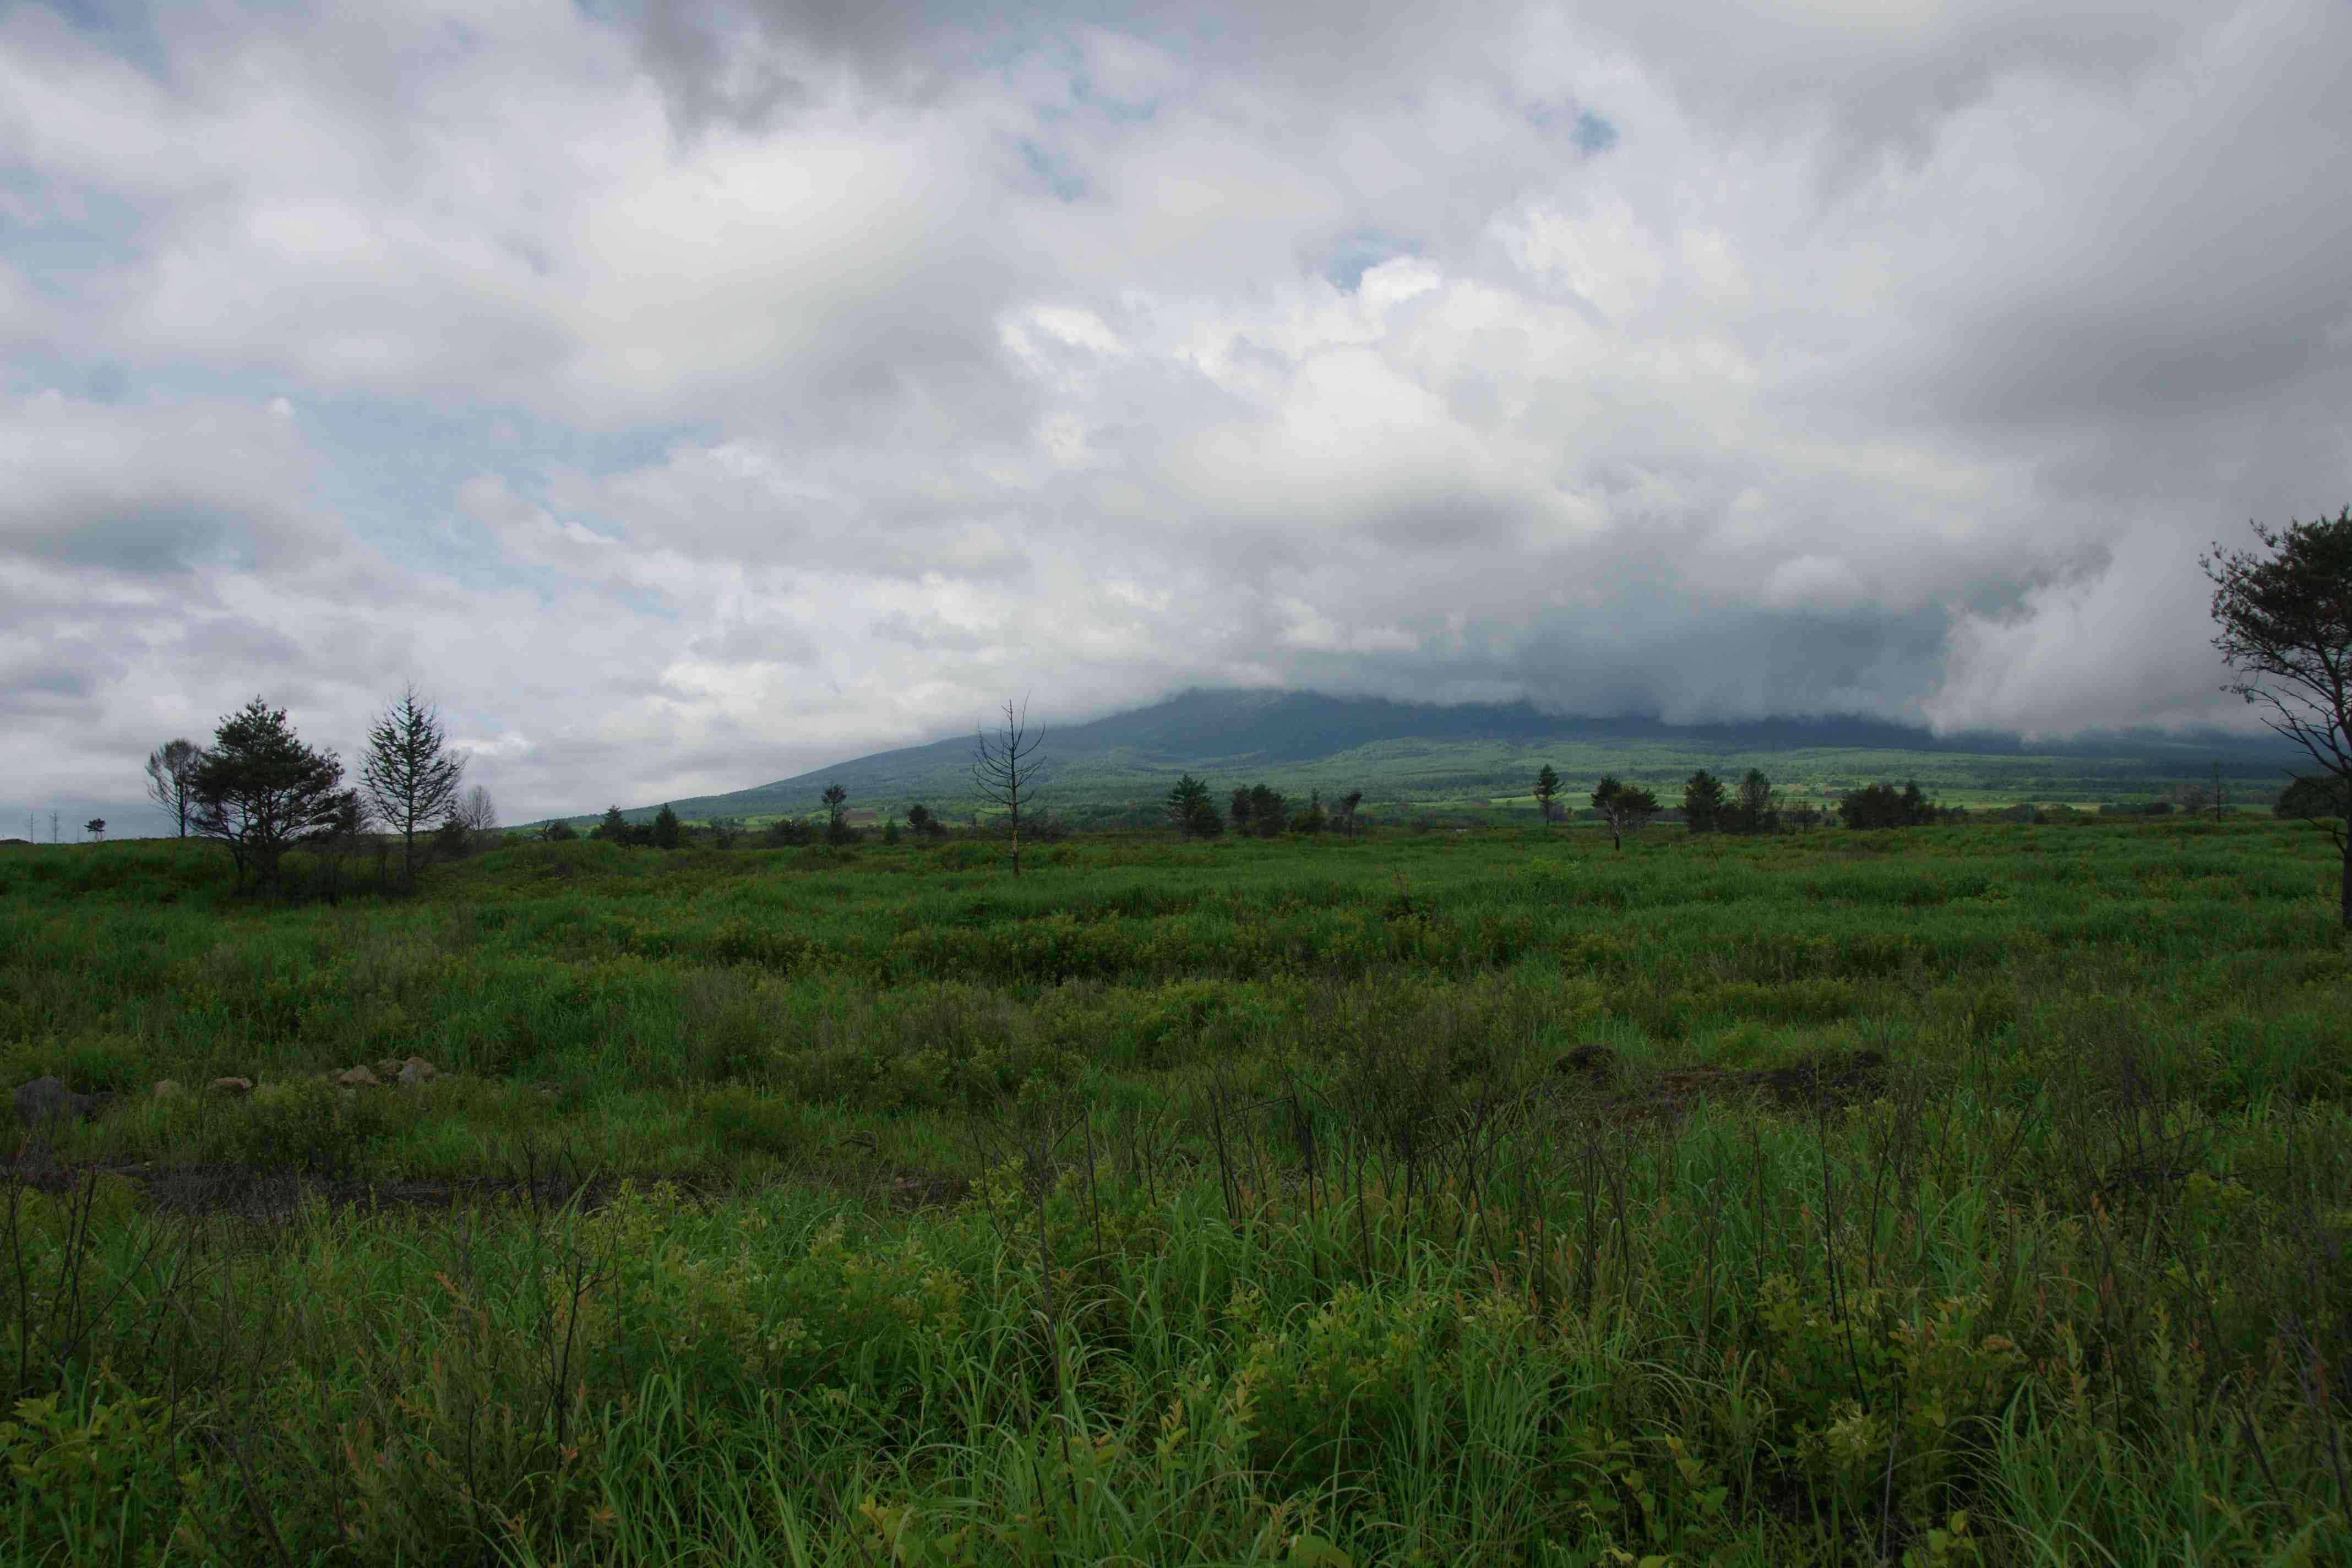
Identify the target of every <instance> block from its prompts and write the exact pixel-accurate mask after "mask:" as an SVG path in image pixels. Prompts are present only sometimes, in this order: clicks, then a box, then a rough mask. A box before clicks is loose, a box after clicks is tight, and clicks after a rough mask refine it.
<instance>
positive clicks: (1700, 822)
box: [1683, 768, 1727, 833]
mask: <svg viewBox="0 0 2352 1568" xmlns="http://www.w3.org/2000/svg"><path fill="white" fill-rule="evenodd" d="M1726 799H1727V795H1726V794H1725V791H1724V787H1723V781H1722V780H1721V779H1719V778H1717V777H1716V776H1715V775H1714V774H1713V773H1708V772H1707V771H1706V769H1705V768H1701V769H1699V771H1698V772H1696V773H1693V774H1691V776H1690V778H1689V779H1688V780H1687V781H1685V784H1683V820H1684V821H1685V822H1686V823H1688V824H1689V825H1690V830H1691V831H1692V832H1693V833H1713V832H1714V831H1715V830H1716V829H1717V828H1718V827H1720V826H1723V808H1724V804H1725V801H1726Z"/></svg>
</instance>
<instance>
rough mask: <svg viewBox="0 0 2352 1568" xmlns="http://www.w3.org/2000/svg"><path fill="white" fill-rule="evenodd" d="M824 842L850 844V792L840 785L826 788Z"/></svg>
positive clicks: (831, 785) (828, 785)
mask: <svg viewBox="0 0 2352 1568" xmlns="http://www.w3.org/2000/svg"><path fill="white" fill-rule="evenodd" d="M824 841H825V842H826V843H827V844H846V843H848V842H849V792H848V791H847V790H845V789H844V788H842V787H841V785H839V784H827V785H825V786H824Z"/></svg>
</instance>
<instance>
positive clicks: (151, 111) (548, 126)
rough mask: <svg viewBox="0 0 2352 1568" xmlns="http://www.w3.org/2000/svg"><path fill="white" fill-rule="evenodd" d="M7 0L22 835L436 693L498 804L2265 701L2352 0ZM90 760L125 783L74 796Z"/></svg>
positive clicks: (10, 531)
mask: <svg viewBox="0 0 2352 1568" xmlns="http://www.w3.org/2000/svg"><path fill="white" fill-rule="evenodd" d="M110 16H111V20H110V22H109V23H107V24H106V25H105V26H100V25H98V24H96V23H94V22H92V21H91V20H90V19H89V17H88V16H86V15H84V14H82V13H81V12H79V10H77V9H74V8H70V7H68V8H60V7H58V6H56V5H45V4H23V5H16V6H14V7H10V8H8V9H6V10H5V12H0V474H5V476H6V481H7V482H6V483H5V486H0V566H5V572H0V610H5V616H0V722H5V726H6V729H5V736H6V739H5V752H6V755H5V784H0V822H5V821H6V820H8V819H9V817H8V814H10V813H12V812H21V811H22V810H24V809H26V808H27V807H45V806H46V804H47V802H48V801H50V800H52V799H55V800H60V801H68V802H80V803H98V804H100V805H104V804H105V803H110V802H111V803H114V805H115V806H116V808H117V809H116V810H114V811H110V812H109V813H108V815H110V816H120V815H121V808H122V807H123V806H124V805H125V803H127V802H129V801H130V800H131V799H132V798H133V796H134V795H135V786H136V783H137V768H138V764H139V761H140V759H142V757H143V756H144V755H145V753H146V752H147V751H148V750H149V749H151V748H152V746H154V745H155V744H157V743H158V742H161V741H163V740H164V739H166V738H169V736H171V735H172V734H175V733H192V734H195V735H197V736H198V737H199V738H201V736H202V734H203V732H204V731H207V730H208V729H209V728H210V726H211V724H212V723H213V722H215V720H216V718H217V716H218V715H219V714H221V713H223V712H226V711H227V710H229V709H231V708H233V707H234V706H236V704H237V703H238V702H241V701H242V700H244V699H245V698H247V697H248V696H250V695H252V694H253V693H254V692H256V691H261V692H264V693H266V694H267V695H268V696H269V697H270V698H271V700H274V701H279V702H283V703H286V704H288V705H289V707H290V708H291V709H292V710H293V712H294V716H295V718H296V720H297V722H298V723H299V724H301V725H302V726H303V728H304V730H305V731H306V733H310V734H313V735H314V736H315V738H317V739H319V740H320V741H322V742H326V743H329V744H332V745H336V746H339V747H341V748H342V749H343V750H345V752H347V753H348V752H350V751H351V750H352V748H353V747H355V745H356V743H357V742H358V741H359V739H360V737H361V735H362V732H363V731H364V727H365V723H366V721H367V718H368V716H369V714H370V712H371V711H372V710H373V709H374V708H375V707H377V706H378V705H380V704H381V702H382V701H383V699H384V698H385V697H386V696H388V695H389V694H390V693H391V692H392V691H394V689H397V688H398V686H399V685H400V683H401V682H402V681H404V680H406V679H415V680H417V681H418V682H420V683H421V684H422V685H424V686H425V688H426V689H428V690H430V691H432V692H434V693H436V695H437V696H438V697H439V698H440V699H441V700H442V701H443V703H444V704H445V707H446V711H447V714H448V717H449V720H450V722H451V724H452V727H453V729H454V731H456V732H457V735H458V736H459V737H460V739H461V740H462V742H464V743H465V744H466V745H467V747H468V749H469V750H470V751H471V752H473V755H474V763H473V767H474V770H475V773H476V776H478V777H479V778H480V779H481V780H482V781H483V782H485V783H487V784H490V786H491V787H492V788H493V790H494V791H495V792H497V793H498V794H499V796H500V798H501V800H502V801H503V803H504V804H505V806H506V809H507V811H508V814H509V816H530V815H537V814H540V813H542V812H546V811H552V810H558V809H562V810H585V809H593V808H595V807H598V806H601V805H604V803H605V802H606V801H608V800H621V801H624V802H635V801H643V800H648V799H656V798H660V797H663V796H673V795H687V794H690V793H700V792H703V791H708V790H714V789H723V788H728V787H734V786H737V785H741V784H750V783H754V782H760V781H762V780H765V779H768V778H772V777H776V776H779V775H782V774H785V773H794V772H799V771H802V770H803V769H806V768H809V767H814V766H816V765H819V764H821V763H824V762H825V761H827V760H830V759H833V758H837V757H840V756H844V755H847V754H853V753H856V752H863V751H867V750H872V749H876V748H878V747H881V746H886V745H893V744H901V743H906V742H914V741H919V740H923V739H927V738H930V737H932V736H935V735H938V734H941V733H953V732H958V731H962V730H964V729H966V728H968V727H969V726H971V724H972V723H974V722H976V721H978V720H979V719H980V718H981V717H982V716H983V715H984V714H985V713H986V712H987V711H988V710H989V709H990V707H991V705H992V702H993V701H994V700H997V699H998V698H1000V697H1001V696H1002V694H1003V692H1005V691H1007V690H1016V689H1026V690H1031V691H1033V692H1034V693H1035V695H1036V700H1037V702H1038V703H1039V705H1040V706H1041V708H1050V709H1051V710H1053V711H1054V712H1055V714H1056V715H1058V716H1060V717H1062V718H1078V717H1084V716H1087V715H1089V714H1091V713H1097V712H1102V711H1106V710H1110V709H1113V708H1117V707H1120V706H1125V705H1129V704H1132V703H1136V702H1140V701H1146V700H1151V699H1152V698H1154V697H1157V696H1159V695H1161V694H1163V693H1165V692H1167V691H1169V690H1171V689H1177V688H1180V687H1181V686H1184V685H1188V684H1195V683H1205V684H1224V683H1243V684H1312V685H1316V686H1319V687H1323V688H1325V689H1338V690H1346V691H1361V692H1373V693H1381V694H1386V695H1392V696H1401V697H1416V698H1419V697H1429V696H1438V697H1452V698H1461V699H1502V698H1514V697H1519V696H1528V697H1532V698H1534V699H1536V700H1539V701H1542V702H1546V703H1549V704H1551V705H1554V706H1557V707H1559V708H1560V709H1562V710H1580V711H1604V712H1605V711H1624V710H1643V711H1656V712H1661V713H1663V714H1664V715H1666V716H1668V717H1670V718H1678V719H1703V718H1720V717H1729V716H1737V715H1743V714H1758V713H1804V712H1824V711H1841V710H1863V711H1868V712H1873V713H1879V714H1885V715H1888V716H1893V717H1897V718H1904V719H1910V720H1920V721H1929V722H1934V723H1939V724H1946V725H1968V726H1976V725H1991V726H2000V727H2015V728H2022V729H2027V730H2031V731H2038V732H2050V733H2063V732H2065V731H2072V730H2076V729H2081V728H2084V727H2098V726H2106V725H2119V724H2130V723H2140V722H2155V723H2165V724H2191V723H2199V722H2207V721H2216V720H2232V719H2235V718H2237V717H2239V715H2237V713H2236V711H2235V710H2234V709H2233V707H2232V706H2231V704H2230V703H2229V702H2228V701H2227V700H2224V699H2221V697H2220V696H2219V694H2218V693H2217V692H2216V691H2215V690H2214V687H2215V685H2216V682H2217V672H2216V670H2215V668H2214V666H2213V661H2212V656H2211V652H2210V647H2208V646H2207V643H2206V633H2205V627H2204V611H2203V597H2204V596H2203V592H2202V584H2201V579H2200V576H2199V574H2198V572H2197V568H2196V555H2197V552H2198V550H2199V548H2200V546H2202V545H2203V544H2205V543H2206V542H2209V541H2210V540H2211V539H2212V538H2214V537H2216V536H2217V535H2221V536H2231V535H2234V533H2235V532H2236V531H2237V530H2238V529H2239V528H2241V527H2242V524H2243V521H2244V520H2245V519H2247V518H2249V517H2255V518H2262V519H2264V520H2267V521H2281V520H2283V519H2284V517H2286V516H2288V515H2299V516H2310V515H2312V514H2314V513H2315V512H2317V511H2319V510H2322V509H2326V510H2331V511H2332V510H2334V508H2336V507H2337V506H2340V505H2341V504H2343V502H2344V501H2345V500H2346V499H2347V497H2352V426H2347V425H2346V423H2345V421H2344V419H2343V416H2342V410H2343V409H2344V408H2345V407H2346V406H2347V405H2352V285H2347V281H2346V278H2347V274H2346V272H2345V269H2344V268H2343V266H2342V264H2341V259H2340V258H2342V257H2343V256H2345V255H2346V254H2347V253H2352V244H2347V242H2352V212H2347V209H2345V208H2344V206H2343V205H2342V204H2340V203H2332V202H2330V201H2329V200H2328V199H2327V198H2328V196H2329V195H2331V194H2332V191H2333V187H2334V184H2336V181H2337V176H2336V174H2335V172H2334V166H2335V163H2336V162H2337V161H2338V160H2339V159H2340V151H2341V148H2342V147H2343V146H2344V145H2346V144H2347V142H2352V99H2347V96H2346V95H2345V94H2343V93H2342V92H2341V90H2340V89H2339V87H2338V85H2337V84H2338V83H2340V81H2341V80H2342V79H2344V76H2345V74H2346V71H2347V68H2352V13H2347V11H2346V10H2345V9H2344V8H2343V7H2342V6H2341V5H2336V4H2334V3H2333V0H2279V3H2264V4H2245V5H2221V6H2212V5H2187V4H2185V3H2184V4H2178V5H2174V4H2162V5H2143V6H2138V7H2130V8H2126V9H2124V10H2118V9H2117V8H2116V7H2114V6H2112V5H2094V4H2089V3H2084V4H2050V3H2046V0H2043V3H2035V4H2026V3H2025V0H2018V3H2016V4H2010V3H2008V0H1999V3H1995V4H1970V5H1956V4H1939V3H1934V0H1928V3H1923V4H1919V5H1900V6H1884V5H1870V6H1859V5H1848V4H1843V3H1834V4H1833V3H1831V0H1822V3H1821V4H1818V5H1800V6H1794V7H1791V6H1786V5H1771V6H1765V5H1753V4H1748V3H1746V0H1723V3H1720V4H1715V5H1706V6H1702V7H1696V8H1692V7H1683V8H1672V7H1665V8H1662V7H1658V6H1655V5H1634V4H1630V3H1620V0H1608V3H1595V4H1590V5H1570V6H1565V7H1561V6H1528V7H1513V6H1505V7H1500V8H1488V9H1486V10H1485V11H1482V12H1481V13H1479V14H1478V15H1476V16H1475V17H1474V16H1456V15H1454V14H1453V13H1448V12H1446V11H1445V10H1444V8H1442V7H1431V6H1426V5H1402V4H1395V3H1390V0H1372V3H1370V4H1358V5H1350V6H1349V7H1346V8H1340V7H1337V6H1328V7H1327V6H1318V5H1299V6H1283V7H1265V6H1241V5H1230V4H1213V3H1202V4H1194V5H1175V6H1164V7H1118V6H1111V5H1101V4H1093V3H1084V0H1053V3H1043V4H1034V5H975V4H971V3H970V0H965V3H961V4H955V5H947V4H937V5H931V4H918V5H898V6H882V7H877V6H871V5H846V4H835V3H833V0H804V3H800V4H785V3H782V0H742V3H739V4H735V5H683V4H673V3H671V0H648V3H647V4H646V5H644V6H642V7H639V8H637V9H635V10H630V11H625V12H614V11H609V10H599V9H593V8H592V9H591V10H587V11H583V9H581V8H579V7H576V6H574V5H570V4H567V3H565V0H521V3H518V4H509V5H499V6H495V7H490V6H478V5H457V4H454V3H446V0H443V3H436V4H432V5H423V6H410V7H395V8H392V9H390V10H387V9H385V8H383V7H381V6H361V5H329V6H325V7H320V8H314V9H312V10H310V11H307V12H304V13H302V14H300V15H299V16H295V15H289V14H288V13H286V12H284V11H283V10H282V8H278V7H275V6H267V5H250V6H248V5H241V4H236V3H234V0H222V3H221V4H217V5H203V6H184V5H173V6H166V5H157V6H154V7H153V8H152V10H149V11H146V12H143V13H142V12H138V11H136V10H134V9H129V8H121V9H118V10H116V11H111V12H110ZM77 809H79V807H77Z"/></svg>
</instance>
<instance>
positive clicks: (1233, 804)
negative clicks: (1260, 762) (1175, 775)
mask: <svg viewBox="0 0 2352 1568" xmlns="http://www.w3.org/2000/svg"><path fill="white" fill-rule="evenodd" d="M1363 804H1364V792H1363V791H1362V790H1360V789H1358V790H1349V792H1348V793H1347V794H1346V795H1342V796H1341V797H1340V798H1339V801H1338V802H1337V803H1336V804H1335V805H1328V806H1327V805H1324V804H1323V792H1322V791H1321V790H1319V789H1317V790H1310V791H1309V792H1308V793H1307V804H1306V805H1298V804H1297V803H1296V802H1294V801H1293V800H1291V799H1290V797H1289V796H1287V795H1284V794H1283V793H1282V792H1281V791H1280V790H1278V789H1276V788H1274V787H1272V786H1271V785H1268V784H1245V785H1240V786H1237V787H1236V788H1235V789H1234V792H1233V793H1232V794H1231V795H1228V796H1226V798H1225V805H1224V809H1223V811H1222V812H1220V811H1219V810H1218V808H1217V803H1216V797H1215V795H1213V793H1212V792H1211V791H1210V788H1209V786H1208V784H1206V783H1204V782H1202V780H1200V779H1196V778H1194V777H1193V776H1192V774H1191V773H1186V774H1185V775H1184V776H1183V777H1181V778H1180V779H1178V780H1177V781H1176V784H1175V787H1174V788H1172V789H1171V790H1170V791H1169V792H1168V795H1167V797H1166V799H1165V800H1164V801H1162V802H1161V805H1160V809H1161V812H1162V813H1163V815H1165V816H1166V817H1167V819H1168V822H1169V824H1170V826H1172V827H1174V828H1175V829H1176V831H1177V832H1178V833H1179V834H1180V835H1181V836H1182V837H1187V838H1216V837H1222V836H1223V834H1224V833H1225V831H1226V829H1227V828H1228V826H1230V827H1231V829H1232V831H1233V833H1234V836H1235V837H1242V838H1280V837H1284V836H1286V835H1289V836H1293V837H1302V838H1312V837H1317V836H1318V835H1320V834H1326V833H1336V834H1340V835H1343V836H1345V837H1349V838H1353V837H1356V835H1357V833H1358V832H1359V831H1360V828H1361V827H1362V826H1363V825H1362V823H1361V821H1360V818H1359V817H1358V815H1357V813H1358V810H1359V808H1360V807H1361V806H1362V805H1363Z"/></svg>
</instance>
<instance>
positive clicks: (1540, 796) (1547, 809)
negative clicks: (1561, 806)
mask: <svg viewBox="0 0 2352 1568" xmlns="http://www.w3.org/2000/svg"><path fill="white" fill-rule="evenodd" d="M1558 800H1559V771H1558V770H1557V769H1555V768H1554V767H1553V766H1552V765H1551V764H1550V763H1545V764H1544V765H1543V767H1542V768H1541V769H1539V770H1538V772H1537V773H1536V809H1537V810H1538V811H1539V812H1541V813H1542V814H1543V820H1544V826H1546V827H1549V826H1551V824H1552V818H1553V817H1554V816H1556V815H1557V808H1556V806H1555V805H1554V803H1555V802H1556V801H1558Z"/></svg>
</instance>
